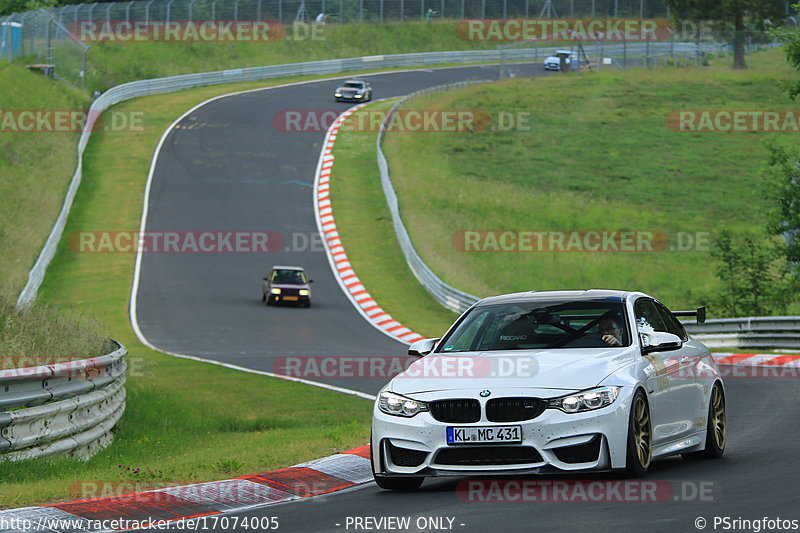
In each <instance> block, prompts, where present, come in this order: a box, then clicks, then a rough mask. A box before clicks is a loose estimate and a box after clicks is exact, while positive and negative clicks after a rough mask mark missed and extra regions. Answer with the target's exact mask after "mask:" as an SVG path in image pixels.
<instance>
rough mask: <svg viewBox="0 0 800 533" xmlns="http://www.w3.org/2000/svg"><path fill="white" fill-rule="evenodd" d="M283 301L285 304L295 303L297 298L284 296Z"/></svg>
mask: <svg viewBox="0 0 800 533" xmlns="http://www.w3.org/2000/svg"><path fill="white" fill-rule="evenodd" d="M283 299H284V300H286V301H287V302H296V301H297V296H284V297H283Z"/></svg>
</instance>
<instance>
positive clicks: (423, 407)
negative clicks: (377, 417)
mask: <svg viewBox="0 0 800 533" xmlns="http://www.w3.org/2000/svg"><path fill="white" fill-rule="evenodd" d="M378 409H380V410H381V412H382V413H386V414H387V415H394V416H403V417H406V418H411V417H412V416H414V415H416V414H417V413H421V412H423V411H427V410H428V404H427V403H425V402H419V401H417V400H412V399H411V398H406V397H405V396H400V395H399V394H395V393H393V392H382V393H381V394H380V396H379V397H378Z"/></svg>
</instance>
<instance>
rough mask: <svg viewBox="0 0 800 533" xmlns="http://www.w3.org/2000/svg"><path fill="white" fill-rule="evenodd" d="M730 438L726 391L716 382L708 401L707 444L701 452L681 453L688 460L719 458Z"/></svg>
mask: <svg viewBox="0 0 800 533" xmlns="http://www.w3.org/2000/svg"><path fill="white" fill-rule="evenodd" d="M727 439H728V423H727V415H726V412H725V392H724V391H723V390H722V385H720V384H719V382H717V383H714V388H713V389H711V399H710V400H709V402H708V421H707V422H706V446H705V448H703V449H702V450H700V451H699V452H691V453H684V454H681V457H683V458H684V459H687V460H691V459H717V458H719V457H722V454H723V453H725V444H726V442H727Z"/></svg>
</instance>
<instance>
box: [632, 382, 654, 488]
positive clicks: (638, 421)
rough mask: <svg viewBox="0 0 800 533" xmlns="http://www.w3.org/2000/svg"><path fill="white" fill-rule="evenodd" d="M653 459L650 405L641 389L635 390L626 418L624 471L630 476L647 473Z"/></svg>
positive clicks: (639, 475)
mask: <svg viewBox="0 0 800 533" xmlns="http://www.w3.org/2000/svg"><path fill="white" fill-rule="evenodd" d="M652 459H653V427H652V423H651V421H650V406H649V405H647V397H646V396H645V394H644V392H642V390H641V389H640V390H637V391H636V394H634V395H633V401H632V402H631V414H630V418H629V420H628V448H627V453H626V461H625V471H626V472H627V474H628V475H629V476H630V477H642V476H644V475H645V474H647V470H648V469H649V468H650V462H651V461H652Z"/></svg>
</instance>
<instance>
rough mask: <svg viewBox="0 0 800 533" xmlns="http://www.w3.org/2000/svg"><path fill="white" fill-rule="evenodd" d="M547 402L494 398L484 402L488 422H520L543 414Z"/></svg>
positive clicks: (538, 399) (536, 399) (531, 399)
mask: <svg viewBox="0 0 800 533" xmlns="http://www.w3.org/2000/svg"><path fill="white" fill-rule="evenodd" d="M546 408H547V402H546V401H545V400H542V399H540V398H494V399H492V400H489V401H488V402H486V419H487V420H489V421H490V422H521V421H523V420H532V419H534V418H536V417H537V416H539V415H540V414H542V413H544V410H545V409H546Z"/></svg>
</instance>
